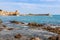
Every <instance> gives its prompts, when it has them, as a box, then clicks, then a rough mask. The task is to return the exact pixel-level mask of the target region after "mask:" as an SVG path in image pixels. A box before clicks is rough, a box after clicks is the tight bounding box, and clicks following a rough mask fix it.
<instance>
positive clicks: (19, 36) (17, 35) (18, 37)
mask: <svg viewBox="0 0 60 40" xmlns="http://www.w3.org/2000/svg"><path fill="white" fill-rule="evenodd" d="M21 37H22V35H21V34H16V35H15V36H14V38H17V39H20V38H21Z"/></svg>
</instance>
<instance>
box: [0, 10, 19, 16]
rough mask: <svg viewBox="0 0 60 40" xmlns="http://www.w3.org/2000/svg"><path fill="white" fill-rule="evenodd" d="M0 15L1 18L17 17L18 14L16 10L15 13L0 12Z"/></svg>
mask: <svg viewBox="0 0 60 40" xmlns="http://www.w3.org/2000/svg"><path fill="white" fill-rule="evenodd" d="M0 15H1V16H17V15H19V12H18V10H16V11H15V12H7V11H3V10H0Z"/></svg>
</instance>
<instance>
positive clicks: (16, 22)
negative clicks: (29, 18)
mask: <svg viewBox="0 0 60 40" xmlns="http://www.w3.org/2000/svg"><path fill="white" fill-rule="evenodd" d="M10 23H15V24H20V23H21V24H24V23H23V22H18V21H10Z"/></svg>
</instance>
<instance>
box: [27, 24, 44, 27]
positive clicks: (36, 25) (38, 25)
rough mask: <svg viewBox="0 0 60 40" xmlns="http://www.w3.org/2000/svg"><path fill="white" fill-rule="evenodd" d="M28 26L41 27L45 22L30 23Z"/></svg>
mask: <svg viewBox="0 0 60 40" xmlns="http://www.w3.org/2000/svg"><path fill="white" fill-rule="evenodd" d="M28 26H35V27H40V26H43V24H37V23H28Z"/></svg>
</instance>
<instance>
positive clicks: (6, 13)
mask: <svg viewBox="0 0 60 40" xmlns="http://www.w3.org/2000/svg"><path fill="white" fill-rule="evenodd" d="M0 16H50V14H49V13H47V14H32V13H29V14H21V13H20V12H19V11H18V10H16V11H14V12H8V11H4V10H1V9H0Z"/></svg>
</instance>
